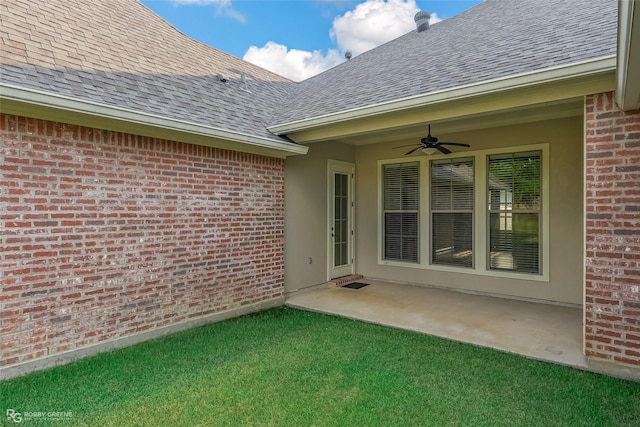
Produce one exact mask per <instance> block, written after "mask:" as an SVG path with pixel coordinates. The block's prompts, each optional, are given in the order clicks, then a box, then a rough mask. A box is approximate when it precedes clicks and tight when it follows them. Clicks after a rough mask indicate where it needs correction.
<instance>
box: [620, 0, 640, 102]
mask: <svg viewBox="0 0 640 427" xmlns="http://www.w3.org/2000/svg"><path fill="white" fill-rule="evenodd" d="M634 30H635V31H634ZM616 71H617V74H616V83H617V85H616V103H617V104H618V106H619V107H620V108H621V109H622V110H625V111H628V110H638V109H640V79H638V76H640V7H638V3H637V2H635V1H624V0H619V1H618V55H617V70H616Z"/></svg>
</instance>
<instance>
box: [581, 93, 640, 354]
mask: <svg viewBox="0 0 640 427" xmlns="http://www.w3.org/2000/svg"><path fill="white" fill-rule="evenodd" d="M586 198H587V200H586V211H587V213H586V276H585V278H586V300H585V309H586V315H585V328H586V329H585V332H586V336H585V346H586V355H587V356H588V357H592V358H597V359H604V360H609V361H612V362H617V363H621V364H626V365H634V366H638V365H640V111H634V112H626V113H625V112H622V111H620V110H619V109H617V107H616V106H615V103H614V101H613V93H601V94H597V95H592V96H588V97H587V99H586Z"/></svg>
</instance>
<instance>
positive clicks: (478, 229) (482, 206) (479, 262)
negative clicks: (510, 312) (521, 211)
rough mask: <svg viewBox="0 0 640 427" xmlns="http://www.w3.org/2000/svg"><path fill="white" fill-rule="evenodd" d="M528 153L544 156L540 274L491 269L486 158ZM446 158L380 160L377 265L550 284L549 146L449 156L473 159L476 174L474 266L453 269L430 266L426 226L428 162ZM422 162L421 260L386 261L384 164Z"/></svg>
mask: <svg viewBox="0 0 640 427" xmlns="http://www.w3.org/2000/svg"><path fill="white" fill-rule="evenodd" d="M525 151H540V152H541V156H542V171H541V178H542V208H541V211H540V212H541V215H542V218H541V222H542V224H541V226H542V256H541V258H540V259H541V262H542V270H541V274H529V273H517V272H509V271H500V270H490V269H489V266H488V263H487V257H488V245H487V241H488V238H489V229H488V226H487V224H488V215H489V210H488V209H487V208H488V201H487V185H486V183H487V182H486V181H487V156H490V155H494V154H505V153H519V152H525ZM442 156H444V155H432V156H421V157H414V156H411V157H401V158H393V159H384V160H379V161H378V172H377V175H378V185H377V187H378V233H377V234H378V251H377V252H378V265H384V266H390V267H403V268H415V269H420V270H428V271H442V272H450V273H458V274H472V275H477V276H489V277H503V278H509V279H517V280H524V281H534V282H549V261H550V254H549V250H550V245H549V169H550V168H549V144H548V143H542V144H532V145H520V146H511V147H505V148H493V149H488V150H476V151H465V152H461V153H452V154H448V155H447V156H446V158H449V159H455V158H464V157H473V158H474V171H475V176H474V179H475V183H476V185H475V204H474V210H475V212H474V213H475V216H474V223H473V226H474V232H475V235H474V267H473V268H469V267H464V268H461V267H450V266H441V265H432V264H430V260H429V256H425V254H429V253H430V252H429V251H430V249H429V248H430V242H431V235H430V234H431V230H430V227H428V226H424V225H428V224H429V203H430V200H431V194H430V188H429V173H427V172H428V169H427V168H428V166H429V160H433V159H436V158H442ZM416 161H418V162H419V163H420V168H421V173H420V196H421V197H420V215H419V218H420V227H419V230H420V231H419V238H420V243H419V250H420V259H419V262H418V263H410V262H400V261H387V260H384V259H383V258H382V245H383V242H382V238H383V237H382V234H383V233H382V226H383V218H382V165H385V164H390V163H403V162H416Z"/></svg>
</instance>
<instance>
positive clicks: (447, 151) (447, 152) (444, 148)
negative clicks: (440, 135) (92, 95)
mask: <svg viewBox="0 0 640 427" xmlns="http://www.w3.org/2000/svg"><path fill="white" fill-rule="evenodd" d="M435 147H436V148H437V149H438V150H439V151H440V152H441V153H443V154H451V150H449V149H448V148H446V147H443V146H442V145H440V144H436V145H435Z"/></svg>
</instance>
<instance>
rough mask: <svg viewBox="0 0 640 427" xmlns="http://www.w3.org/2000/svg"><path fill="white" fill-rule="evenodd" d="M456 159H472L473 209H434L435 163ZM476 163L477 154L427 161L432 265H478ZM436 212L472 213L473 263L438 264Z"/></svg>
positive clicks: (472, 266)
mask: <svg viewBox="0 0 640 427" xmlns="http://www.w3.org/2000/svg"><path fill="white" fill-rule="evenodd" d="M456 160H458V161H464V160H467V161H471V179H472V182H471V188H472V193H471V199H472V200H471V209H460V208H455V207H453V208H452V209H434V206H433V203H432V202H433V187H432V184H433V179H432V178H433V175H432V174H433V166H434V164H445V163H449V164H453V163H454V162H455V161H456ZM475 163H476V157H475V156H462V157H460V156H456V157H453V158H452V157H444V158H439V159H429V161H428V162H427V169H428V170H427V172H428V174H429V188H428V193H429V201H428V203H429V230H430V234H429V264H430V265H434V266H447V267H452V268H464V269H473V268H475V265H476V254H475V243H474V242H475V240H476V233H477V231H476V227H475V224H474V222H475V221H474V219H475V216H476V212H475V199H476V177H475V169H476V166H475ZM434 213H438V214H454V215H455V214H459V213H465V214H471V224H470V226H471V251H472V255H471V265H470V266H465V265H453V264H438V263H437V262H436V260H435V259H434V258H435V257H434V250H433V246H434V234H435V233H434V228H433V215H434Z"/></svg>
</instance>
